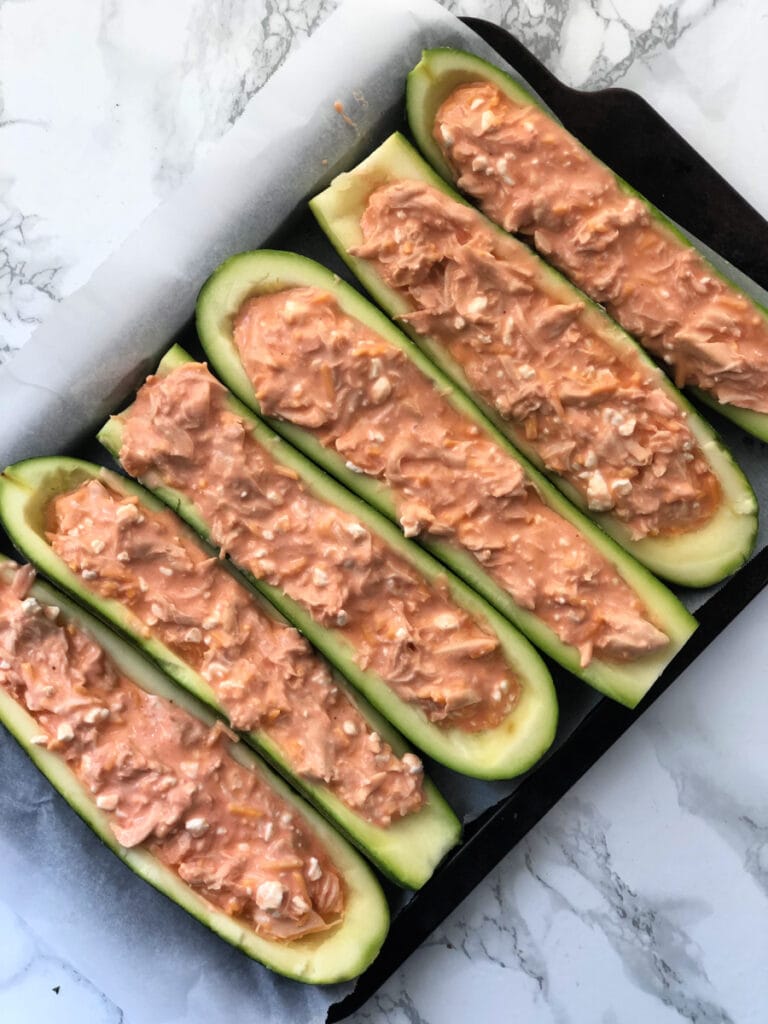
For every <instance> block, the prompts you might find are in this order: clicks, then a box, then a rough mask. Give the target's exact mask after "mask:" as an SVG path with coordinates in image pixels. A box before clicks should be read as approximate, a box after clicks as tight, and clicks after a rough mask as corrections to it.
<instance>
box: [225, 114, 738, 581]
mask: <svg viewBox="0 0 768 1024" xmlns="http://www.w3.org/2000/svg"><path fill="white" fill-rule="evenodd" d="M400 180H409V181H423V182H424V183H425V184H427V185H430V186H432V187H434V188H437V189H439V190H440V191H442V192H444V193H445V194H447V195H449V196H450V197H451V198H452V199H454V200H455V201H457V202H462V203H463V202H464V201H463V200H462V199H461V198H460V197H459V196H458V195H457V194H456V193H455V192H453V191H452V190H451V189H450V187H449V186H448V185H446V183H445V182H444V181H443V180H442V179H441V178H439V177H438V176H437V175H436V174H435V172H434V171H433V170H432V169H431V168H430V167H429V165H428V164H427V163H426V162H425V161H424V160H423V159H422V158H421V157H420V156H419V155H418V153H417V152H416V151H415V150H414V149H413V147H412V146H410V145H409V144H408V143H407V142H406V140H405V139H404V138H403V137H402V136H401V135H398V134H395V135H392V136H391V137H390V138H389V139H387V141H386V142H384V143H383V144H382V145H381V146H380V147H379V148H378V149H377V150H375V151H374V153H373V154H371V156H369V157H368V158H367V159H366V160H364V161H363V162H362V163H361V164H359V165H358V166H357V167H356V168H355V169H354V170H352V171H350V172H348V173H346V174H342V175H340V176H339V177H338V178H336V179H335V181H334V182H332V184H331V185H330V186H329V188H327V189H326V190H325V192H322V193H321V194H320V195H319V196H316V197H315V198H314V199H313V200H312V201H311V203H310V206H311V207H312V210H313V212H314V214H315V216H316V217H317V220H318V222H319V223H320V226H321V227H322V228H323V230H324V231H325V233H326V234H327V235H328V237H329V238H330V240H331V242H332V243H333V245H334V246H335V248H336V249H337V250H338V252H339V254H340V255H341V257H342V258H343V259H344V260H345V262H346V263H347V264H348V266H349V267H350V269H351V270H352V271H353V272H354V273H355V275H356V276H357V277H358V278H359V279H360V281H361V283H362V284H363V285H364V286H365V287H366V289H367V290H368V291H369V292H370V293H371V295H372V296H373V297H374V298H375V299H376V301H377V302H378V304H379V305H380V306H381V307H382V308H383V309H384V310H386V312H387V313H389V314H390V315H391V316H400V315H402V314H404V313H407V312H409V311H410V309H411V306H410V304H409V301H408V300H407V299H406V298H405V297H403V296H402V295H400V294H399V293H398V292H396V291H394V290H393V289H391V288H390V287H389V286H388V285H387V284H386V283H385V282H384V280H383V279H382V277H381V276H380V275H379V274H378V272H377V271H376V269H375V268H374V267H373V266H372V264H370V263H369V262H368V261H367V260H364V259H361V258H359V257H356V256H352V255H351V253H350V251H349V250H350V249H352V248H354V247H355V246H356V245H358V244H360V243H361V242H362V241H363V236H362V231H361V229H360V217H361V215H362V213H363V211H364V209H365V207H366V204H367V201H368V197H369V196H370V194H371V192H373V191H374V190H375V189H376V188H378V187H380V186H382V185H385V184H388V183H391V182H395V181H400ZM464 205H468V204H466V203H465V204H464ZM475 213H476V216H477V217H478V218H482V217H483V215H482V214H481V213H480V212H479V211H475ZM488 224H489V226H490V227H491V228H492V230H494V231H495V232H498V233H499V234H500V235H503V236H504V238H505V239H506V238H508V236H507V235H506V233H505V232H502V231H501V229H500V228H497V227H496V226H495V225H491V224H490V222H488ZM516 244H518V245H521V246H522V243H516ZM526 251H527V250H526ZM531 259H532V260H533V262H534V263H535V264H536V266H537V275H538V283H539V284H540V285H541V286H542V287H545V288H546V290H547V291H548V293H550V294H552V295H553V297H554V298H555V299H556V301H557V302H560V303H563V304H570V303H573V302H580V303H583V304H584V305H585V315H587V316H588V317H589V322H590V325H591V327H592V328H593V329H594V330H595V332H596V333H599V334H600V336H601V337H602V338H604V339H605V340H606V341H608V342H609V343H610V344H611V345H612V346H613V347H615V348H617V349H619V350H620V351H621V350H630V351H631V352H632V353H633V354H634V355H635V356H636V357H637V358H638V359H639V360H640V361H641V362H642V363H643V364H644V365H645V366H647V367H648V368H649V370H651V372H652V373H653V375H654V376H655V377H656V379H657V383H658V385H659V386H660V387H661V388H662V389H663V390H664V392H665V394H666V395H667V396H668V397H669V398H670V399H671V400H672V401H674V402H675V403H676V405H678V407H679V408H680V409H681V410H683V412H684V413H685V414H686V416H687V420H688V425H689V427H690V429H691V431H692V433H693V435H694V436H695V438H696V440H697V442H698V443H699V445H700V447H701V449H702V452H703V453H704V455H705V457H706V459H707V461H708V463H709V466H710V469H711V470H712V472H713V473H714V475H715V476H716V477H717V479H718V481H719V482H720V486H721V489H722V501H721V503H720V505H719V507H718V509H717V511H716V512H715V514H714V516H713V517H712V518H711V519H710V520H708V521H707V522H706V523H705V524H704V525H703V526H701V527H700V528H699V529H697V530H692V531H690V532H689V533H682V534H674V535H671V536H658V537H653V536H648V537H644V538H642V539H641V540H632V538H631V536H630V533H629V530H628V529H627V527H626V525H625V524H624V523H622V522H621V521H620V520H618V519H617V518H616V517H615V516H612V515H610V514H609V513H593V512H590V511H589V510H588V509H587V508H586V506H585V503H584V500H583V498H582V496H581V495H580V494H579V493H578V492H577V491H576V490H575V488H573V487H572V486H571V485H570V484H569V483H568V482H567V481H566V480H564V479H563V478H561V477H558V476H557V475H556V474H548V476H549V478H550V479H551V480H552V482H553V483H554V484H556V486H557V487H558V488H559V489H560V490H561V491H562V492H563V493H564V494H565V495H566V497H568V498H569V499H571V501H572V502H573V503H574V504H576V505H577V506H578V507H579V508H580V509H581V510H582V511H583V512H585V513H587V514H588V515H589V516H590V518H591V519H593V520H594V521H595V522H597V523H598V525H599V526H600V527H602V529H603V530H605V532H606V533H608V534H610V535H611V536H612V537H613V538H614V539H615V540H616V541H618V543H619V544H621V545H622V547H624V548H625V549H626V550H627V551H629V552H630V554H632V555H633V556H634V557H635V558H637V559H638V560H639V561H640V562H642V563H643V564H644V565H645V566H647V567H648V568H649V569H651V570H652V571H653V572H654V573H656V574H658V575H660V576H663V577H664V578H666V579H668V580H670V581H672V582H674V583H679V584H682V585H684V586H689V587H704V586H709V585H711V584H713V583H716V582H719V581H720V580H721V579H723V577H725V576H727V575H729V574H730V573H732V572H734V571H735V570H736V569H737V568H738V567H739V566H740V565H742V564H743V563H744V562H745V561H746V560H747V558H748V557H749V555H750V553H751V551H752V549H753V547H754V543H755V539H756V536H757V503H756V500H755V496H754V492H753V491H752V488H751V486H750V484H749V482H748V481H747V479H746V477H745V476H744V474H743V473H742V471H741V470H740V469H739V467H738V466H737V465H736V463H735V462H734V460H733V457H732V456H731V454H730V453H729V452H728V450H727V449H726V448H725V446H724V445H723V444H722V442H721V441H720V440H719V438H718V437H717V434H716V433H715V431H714V430H713V429H712V428H711V427H710V426H709V424H708V423H706V422H705V420H704V419H703V418H702V417H701V416H699V415H698V413H697V412H696V411H695V410H694V409H693V407H692V406H691V405H690V403H689V402H687V401H686V399H685V398H683V396H682V395H681V394H680V392H679V391H677V389H676V388H675V387H674V386H673V385H672V384H671V382H670V381H669V380H668V379H667V378H666V376H665V375H664V374H663V373H662V372H661V370H659V369H658V368H657V367H656V366H655V364H654V363H653V362H652V360H651V359H650V358H649V357H648V356H647V355H646V354H645V353H644V352H643V351H642V349H640V348H639V347H638V346H637V345H636V344H635V342H634V341H633V340H632V339H631V338H630V337H629V335H628V334H626V333H625V332H624V331H622V330H621V329H620V328H619V327H618V326H617V325H616V324H614V323H613V321H612V320H610V319H609V318H608V317H607V316H606V315H605V313H604V312H603V311H602V310H600V309H599V308H598V307H597V306H596V305H595V304H594V303H593V302H591V300H590V299H588V298H587V297H586V296H584V295H583V294H582V293H581V292H579V291H577V290H576V289H575V288H573V286H572V285H570V284H569V283H568V282H567V281H566V280H565V278H563V276H562V275H561V274H559V273H558V272H557V271H556V270H554V269H553V268H552V267H550V266H549V265H548V264H546V263H544V261H543V260H541V259H539V258H538V257H536V256H535V255H533V254H531ZM225 266H226V264H225ZM406 330H408V333H409V334H410V336H411V338H412V339H413V340H414V341H415V342H416V343H417V344H418V346H419V347H420V348H421V349H422V351H423V352H424V353H425V354H426V355H427V356H428V357H429V358H430V359H431V360H433V362H434V363H435V364H437V366H438V367H439V369H440V370H442V371H443V372H444V374H445V375H447V376H448V377H449V378H450V379H451V380H452V381H453V383H454V384H455V385H456V386H457V387H458V388H460V389H461V390H462V391H463V392H465V393H466V394H467V395H468V396H469V397H470V398H471V399H472V401H473V402H474V403H475V404H476V406H478V407H479V408H480V409H481V410H482V412H483V413H484V414H485V418H484V423H485V426H486V428H487V427H488V421H489V420H490V422H491V423H492V424H493V426H494V427H495V428H496V431H497V433H498V434H499V435H501V436H503V437H504V438H505V439H506V441H507V442H508V449H511V450H513V451H514V454H515V455H516V457H517V458H518V459H520V455H521V453H522V454H523V455H524V456H526V457H527V458H528V459H530V460H531V461H532V462H534V463H535V464H536V466H537V468H540V469H541V468H543V467H542V466H541V461H540V460H539V459H538V456H537V455H536V452H535V450H534V449H533V448H532V447H531V445H530V444H529V443H527V442H526V440H525V438H524V436H523V434H522V432H521V431H518V430H514V429H513V427H512V425H511V424H510V421H508V420H505V419H503V418H502V417H501V416H500V415H499V414H498V412H497V410H495V409H494V408H493V407H492V406H491V405H489V404H488V403H486V402H484V401H483V400H482V399H480V398H479V396H477V395H475V394H474V393H473V392H472V389H471V387H470V385H469V383H468V382H467V379H466V377H465V375H464V372H463V369H462V367H461V366H460V365H459V364H458V363H457V362H456V361H455V360H454V359H453V358H452V357H451V356H450V355H449V354H448V353H447V351H446V349H445V348H444V346H443V345H442V344H440V343H438V342H435V341H434V340H433V339H431V338H429V337H427V336H424V335H418V334H417V333H416V332H414V331H413V330H411V329H409V328H408V325H407V324H406Z"/></svg>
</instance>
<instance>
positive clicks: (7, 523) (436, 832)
mask: <svg viewBox="0 0 768 1024" xmlns="http://www.w3.org/2000/svg"><path fill="white" fill-rule="evenodd" d="M95 478H98V479H101V480H104V482H105V483H107V484H108V485H109V486H110V487H111V488H112V489H113V490H115V491H117V492H118V493H120V494H124V495H135V496H136V497H137V498H138V499H139V502H140V503H141V504H142V505H143V506H144V507H145V508H147V509H149V510H163V511H164V512H167V508H166V506H165V505H164V504H163V503H162V502H160V501H158V500H157V499H156V498H154V497H153V496H152V495H151V494H150V493H149V492H147V491H146V490H145V489H144V488H143V487H140V486H139V485H138V484H137V483H135V482H134V481H133V480H129V479H127V478H126V477H124V476H119V475H118V474H117V473H112V472H110V471H109V470H106V469H103V468H102V467H101V466H97V465H95V464H94V463H89V462H84V461H81V460H78V459H69V458H63V457H50V458H39V459H29V460H27V461H26V462H21V463H17V464H16V465H15V466H10V467H9V468H8V469H7V470H6V471H5V473H4V474H3V476H1V477H0V520H2V522H3V525H4V527H5V529H6V532H7V533H8V534H9V536H10V537H11V538H12V540H13V541H14V543H15V545H16V546H17V548H18V549H19V550H20V551H21V552H22V553H23V554H24V555H25V556H26V557H27V558H28V559H29V560H30V562H32V563H33V564H34V565H35V566H36V567H37V568H38V569H39V570H40V571H41V572H43V573H45V574H46V576H48V577H49V578H50V579H52V580H54V581H55V582H56V583H57V584H58V585H59V586H60V587H61V588H62V589H63V590H65V591H66V592H68V593H69V594H71V595H72V596H73V597H74V598H75V599H76V600H78V601H80V602H81V603H82V604H84V605H86V606H87V607H88V608H90V610H91V611H92V612H94V613H95V614H96V615H98V616H99V617H100V618H102V619H103V620H105V621H106V622H108V623H109V624H110V625H112V626H114V627H115V628H117V629H118V630H119V631H120V632H121V633H122V634H123V636H125V637H126V638H127V639H128V640H129V641H130V642H131V643H133V644H135V645H136V646H137V647H139V648H140V649H141V650H143V651H144V653H145V654H146V655H147V656H148V657H149V658H151V659H152V660H153V661H154V662H155V663H156V664H157V666H158V667H159V668H160V669H161V670H162V671H163V672H165V673H166V674H167V675H169V676H170V677H171V678H172V679H173V680H174V681H175V682H176V683H178V684H179V685H180V686H182V687H184V689H185V690H187V691H188V692H189V693H192V694H193V695H194V696H195V697H196V698H197V699H198V700H200V701H202V702H203V703H204V704H206V705H207V706H208V707H209V708H210V709H211V710H212V711H214V712H215V713H216V714H218V715H220V716H221V717H223V718H226V712H225V710H224V709H223V708H222V707H221V705H220V704H219V703H218V701H217V699H216V695H215V693H214V691H213V689H212V688H211V686H210V685H209V684H208V683H207V682H206V681H205V679H204V678H203V677H202V676H201V675H200V674H199V673H198V672H196V671H195V669H194V668H193V667H192V666H191V665H189V664H188V663H187V662H185V661H184V660H183V659H181V658H180V657H179V656H178V655H176V654H175V653H174V652H173V651H172V650H171V649H170V648H169V647H167V646H166V645H165V644H163V643H162V642H161V641H159V640H157V639H156V638H154V637H152V636H151V635H150V636H147V635H146V634H145V633H144V631H143V624H142V623H141V621H140V620H139V619H138V618H137V617H136V616H135V615H133V614H132V613H131V612H130V611H129V610H128V609H127V608H126V607H125V605H123V604H121V603H120V602H119V601H117V600H115V599H109V598H104V597H102V596H101V595H99V594H98V593H97V592H96V591H94V590H92V589H91V588H90V587H89V586H88V585H87V583H85V582H83V580H82V579H81V577H80V576H78V575H77V574H76V573H74V572H72V570H71V569H70V568H69V567H68V566H67V564H66V562H64V560H63V559H62V558H60V557H59V556H58V555H57V554H56V552H55V551H54V550H53V548H52V547H51V546H50V544H49V543H48V541H47V539H46V538H45V536H44V534H43V532H42V528H41V527H42V521H43V520H42V517H43V510H44V509H45V507H46V506H47V504H48V503H49V501H50V500H51V499H52V498H53V497H55V495H57V494H60V493H65V492H66V491H69V490H71V489H73V488H74V487H77V486H78V485H79V484H80V483H82V482H83V481H84V480H88V479H95ZM179 528H180V529H182V530H183V529H184V526H183V524H182V523H179ZM190 535H191V536H190V539H191V540H192V542H193V543H197V544H198V546H200V541H199V538H198V537H197V536H196V535H195V534H193V533H192V532H191V531H190ZM222 564H223V565H226V563H222ZM229 571H230V572H231V573H232V575H233V576H234V577H235V579H237V580H238V582H240V583H241V584H242V585H243V586H244V587H246V588H247V589H248V591H249V593H250V594H251V596H252V597H253V600H254V601H255V602H256V603H257V604H258V605H259V606H260V608H261V609H262V611H263V612H264V613H265V614H267V615H270V616H271V617H272V618H282V616H280V615H278V613H277V612H276V611H275V609H274V608H273V607H272V605H270V604H269V603H268V602H267V601H266V600H265V599H264V598H263V597H262V596H261V595H260V594H258V593H253V591H252V590H251V588H250V587H248V586H247V584H246V583H245V581H244V580H243V579H242V578H241V577H240V575H239V574H238V573H237V572H235V570H233V569H230V570H229ZM337 682H338V683H339V685H341V686H343V688H344V690H345V691H346V693H347V695H348V696H349V698H350V700H352V701H353V703H354V704H355V706H356V707H357V708H358V710H359V711H360V713H361V714H362V715H363V717H364V718H366V719H367V720H368V721H369V723H370V724H371V726H372V728H373V729H374V730H375V731H377V732H378V733H379V734H380V735H381V736H382V737H383V738H384V739H385V740H386V741H387V742H388V743H389V744H390V745H391V746H392V749H393V750H394V751H395V752H396V753H397V754H402V753H404V752H405V751H406V750H407V747H406V745H405V743H404V742H403V740H402V738H401V737H400V736H399V735H398V734H397V733H396V732H395V730H394V729H392V727H391V726H390V725H389V724H388V722H386V721H385V720H384V719H383V718H382V717H381V715H379V714H377V713H376V712H375V711H374V710H373V708H371V707H370V706H369V705H368V703H367V702H366V701H365V700H363V699H361V698H360V697H359V696H358V695H357V694H356V693H355V691H354V690H353V689H352V688H351V687H350V686H349V685H348V684H347V683H346V682H345V681H344V680H342V679H340V678H338V675H337ZM242 735H243V738H244V739H245V741H246V742H247V743H248V744H249V745H250V746H252V747H253V748H254V749H255V750H257V751H258V752H259V753H260V754H262V756H264V757H265V758H266V759H267V760H268V761H269V762H270V764H271V765H272V766H273V767H274V768H276V769H277V771H278V772H280V774H281V775H282V776H283V777H284V778H285V779H286V780H287V781H288V782H289V783H290V784H291V785H292V786H294V787H295V788H296V789H298V790H299V791H300V792H301V793H302V794H303V795H304V796H305V797H306V799H307V800H309V801H310V802H311V803H312V804H314V805H315V807H317V808H318V809H319V810H320V811H321V812H322V813H323V814H325V815H326V816H327V817H328V818H329V819H330V820H331V821H332V822H333V823H334V825H335V826H336V827H337V828H338V829H339V830H340V831H341V832H342V833H343V834H344V835H345V836H346V838H347V839H349V840H350V841H351V842H352V843H354V844H355V845H356V846H357V847H358V849H360V850H361V851H362V852H363V853H364V854H365V855H366V856H367V857H368V859H369V860H371V861H372V862H373V863H374V864H375V865H376V866H377V867H378V868H379V869H380V870H381V871H382V872H383V873H384V874H385V875H387V876H388V877H389V878H391V879H392V881H393V882H395V883H396V884H398V885H401V886H404V887H405V888H408V889H419V888H421V886H422V885H424V883H425V882H426V881H427V880H428V879H429V877H430V876H431V875H432V873H433V872H434V870H435V868H436V867H437V865H438V864H439V863H440V861H441V860H442V859H443V857H444V856H445V854H446V853H447V852H448V850H450V849H451V848H452V847H453V846H455V845H456V843H457V842H458V841H459V838H460V835H461V824H460V822H459V820H458V819H457V818H456V816H455V814H454V813H453V811H452V810H451V809H450V807H449V806H448V804H447V803H446V802H445V800H444V799H443V797H442V796H441V795H440V793H439V792H438V791H437V789H436V787H435V786H434V784H433V783H432V782H431V781H430V780H429V779H428V778H425V779H424V793H425V796H426V803H425V804H424V806H423V807H422V809H421V810H420V811H419V812H418V813H415V814H411V815H409V816H408V817H407V818H402V819H400V820H399V821H396V822H393V823H392V825H391V826H390V827H389V828H386V829H384V828H381V827H379V826H376V825H374V824H372V823H370V822H368V821H366V820H365V819H364V818H361V817H360V816H359V815H357V814H355V813H354V811H352V810H351V809H350V808H348V807H347V806H346V805H345V804H343V803H342V801H341V800H339V799H338V797H336V796H335V795H334V794H333V793H332V792H331V791H330V790H329V789H328V788H327V787H325V786H323V785H321V784H318V783H315V782H312V781H311V780H309V779H305V778H302V777H301V776H299V775H297V774H296V773H295V772H294V771H293V770H292V769H291V766H290V764H289V763H288V762H287V761H286V759H285V758H284V756H283V754H282V752H281V750H280V748H279V746H278V745H277V744H276V743H274V742H273V741H272V740H271V739H270V738H269V736H268V735H267V734H266V733H264V732H262V731H254V732H251V733H243V734H242Z"/></svg>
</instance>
